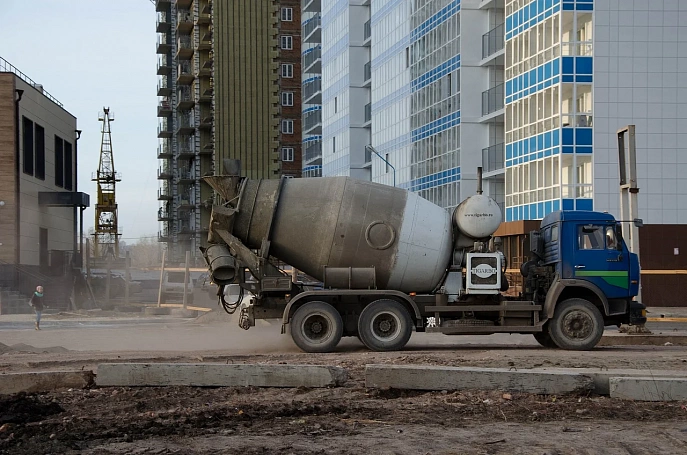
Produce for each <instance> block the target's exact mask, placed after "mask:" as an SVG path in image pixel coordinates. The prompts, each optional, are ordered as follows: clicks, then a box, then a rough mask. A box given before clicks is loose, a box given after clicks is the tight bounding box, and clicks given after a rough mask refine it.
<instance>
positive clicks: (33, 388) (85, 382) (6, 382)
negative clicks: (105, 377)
mask: <svg viewBox="0 0 687 455" xmlns="http://www.w3.org/2000/svg"><path fill="white" fill-rule="evenodd" d="M93 378H94V374H93V372H92V371H90V370H87V371H40V372H30V373H6V374H0V395H10V394H13V393H19V392H29V393H30V392H50V391H52V390H57V389H69V388H73V389H82V388H84V387H88V386H91V385H93Z"/></svg>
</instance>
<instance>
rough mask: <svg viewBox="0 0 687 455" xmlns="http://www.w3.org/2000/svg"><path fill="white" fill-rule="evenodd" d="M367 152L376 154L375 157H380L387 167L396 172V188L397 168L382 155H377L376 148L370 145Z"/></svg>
mask: <svg viewBox="0 0 687 455" xmlns="http://www.w3.org/2000/svg"><path fill="white" fill-rule="evenodd" d="M365 150H367V151H370V152H372V153H374V154H375V155H377V156H378V157H379V159H381V160H382V161H384V162H385V163H386V165H387V166H389V167H390V168H391V169H392V170H393V171H394V187H395V186H396V168H395V167H393V166H392V165H391V163H389V162H388V161H387V160H386V159H384V157H383V156H382V155H380V154H379V153H377V150H375V148H374V147H372V146H371V145H370V144H368V145H366V146H365Z"/></svg>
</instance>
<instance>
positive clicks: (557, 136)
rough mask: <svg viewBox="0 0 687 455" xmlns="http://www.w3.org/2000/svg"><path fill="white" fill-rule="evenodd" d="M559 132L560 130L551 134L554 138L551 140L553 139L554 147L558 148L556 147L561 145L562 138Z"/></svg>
mask: <svg viewBox="0 0 687 455" xmlns="http://www.w3.org/2000/svg"><path fill="white" fill-rule="evenodd" d="M558 131H559V130H554V131H552V132H551V135H552V138H551V139H552V142H553V146H554V147H556V146H558V145H560V144H561V141H560V136H559V135H558Z"/></svg>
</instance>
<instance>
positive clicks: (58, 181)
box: [55, 136, 64, 188]
mask: <svg viewBox="0 0 687 455" xmlns="http://www.w3.org/2000/svg"><path fill="white" fill-rule="evenodd" d="M55 186H59V187H62V188H64V141H63V140H62V138H61V137H59V136H55Z"/></svg>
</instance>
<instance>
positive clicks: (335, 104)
mask: <svg viewBox="0 0 687 455" xmlns="http://www.w3.org/2000/svg"><path fill="white" fill-rule="evenodd" d="M337 112H339V97H338V96H335V97H334V113H335V114H336V113H337Z"/></svg>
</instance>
